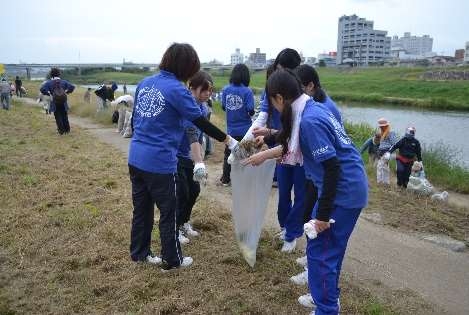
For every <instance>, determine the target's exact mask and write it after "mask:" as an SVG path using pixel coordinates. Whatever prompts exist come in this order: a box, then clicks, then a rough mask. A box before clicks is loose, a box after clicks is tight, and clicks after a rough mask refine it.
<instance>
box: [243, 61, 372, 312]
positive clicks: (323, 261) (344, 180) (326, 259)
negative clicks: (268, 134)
mask: <svg viewBox="0 0 469 315" xmlns="http://www.w3.org/2000/svg"><path fill="white" fill-rule="evenodd" d="M267 95H268V97H269V100H270V102H271V104H272V105H273V106H275V108H276V109H277V110H278V111H279V112H281V113H282V114H281V118H282V126H283V129H282V131H281V133H280V134H279V137H278V139H279V142H280V143H281V146H279V147H275V148H272V149H269V150H266V151H263V152H260V153H258V154H255V155H253V156H251V157H249V158H248V159H247V160H246V163H247V164H252V165H259V164H260V163H262V162H263V161H265V160H266V159H270V158H278V157H281V156H283V155H285V154H286V153H287V151H288V149H289V146H290V143H289V142H290V141H291V140H290V139H292V138H294V133H293V132H292V130H294V128H292V127H294V125H295V119H294V117H293V114H292V113H293V110H292V104H294V102H295V101H296V100H297V99H298V98H300V97H301V96H302V90H301V83H300V82H299V81H298V78H297V77H296V76H295V75H294V74H293V73H291V72H289V71H285V70H283V71H276V72H274V73H273V74H272V76H271V77H270V78H269V80H268V82H267ZM299 145H300V148H301V152H302V155H303V159H304V169H305V174H306V177H307V178H308V179H309V180H311V181H312V182H313V183H314V185H315V186H316V187H317V189H318V201H317V202H316V203H315V206H314V211H313V215H312V218H314V219H315V220H316V221H315V228H316V230H317V231H318V233H319V234H318V237H317V238H315V239H308V245H307V258H308V259H307V260H308V277H309V279H308V280H309V281H308V284H309V288H310V292H311V296H312V301H311V302H312V304H311V305H312V307H313V309H314V311H313V313H314V314H316V315H323V314H338V313H339V304H338V300H339V295H340V289H339V277H340V271H341V268H342V261H343V258H344V255H345V250H346V247H347V242H348V239H349V237H350V235H351V233H352V231H353V229H354V227H355V224H356V221H357V219H358V217H359V215H360V212H361V210H362V209H363V208H364V207H365V206H366V204H367V199H368V180H367V177H366V173H365V168H364V166H363V162H362V159H361V157H360V154H359V153H358V151H357V150H356V149H355V147H354V145H353V143H352V141H351V139H350V138H349V136H348V135H347V134H346V132H345V130H344V128H343V126H342V124H341V123H340V122H339V121H338V120H337V119H336V118H335V116H334V114H333V113H331V112H330V111H329V110H328V109H327V107H326V106H325V105H323V104H321V103H317V102H315V101H314V100H313V99H310V100H308V101H307V103H306V105H305V107H304V110H303V112H302V115H301V120H300V128H299ZM308 197H309V196H308ZM329 219H334V220H335V223H334V224H330V223H329Z"/></svg>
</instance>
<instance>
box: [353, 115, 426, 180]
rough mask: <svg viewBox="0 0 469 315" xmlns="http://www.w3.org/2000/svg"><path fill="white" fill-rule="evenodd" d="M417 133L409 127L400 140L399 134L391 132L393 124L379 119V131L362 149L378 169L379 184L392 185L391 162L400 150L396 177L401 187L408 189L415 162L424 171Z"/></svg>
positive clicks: (397, 156) (377, 178) (397, 157)
mask: <svg viewBox="0 0 469 315" xmlns="http://www.w3.org/2000/svg"><path fill="white" fill-rule="evenodd" d="M415 133H416V129H415V127H413V126H409V127H407V128H406V130H405V134H404V137H402V138H399V136H398V135H397V133H396V132H395V131H393V130H391V124H390V123H389V121H388V120H387V119H386V118H380V119H378V130H377V131H376V133H375V134H374V135H373V136H372V137H371V138H369V139H368V140H367V141H366V142H365V143H364V144H363V146H362V148H361V149H360V151H361V153H363V152H365V151H367V152H368V158H369V162H370V163H371V164H372V165H373V166H374V167H376V180H377V183H378V184H385V185H389V184H390V176H389V173H390V169H389V160H390V159H391V154H392V153H394V151H396V150H399V152H398V154H397V155H396V177H397V185H398V186H399V187H402V188H407V184H408V183H409V177H410V175H411V172H412V166H413V164H414V162H415V161H418V162H419V163H420V164H421V168H422V169H423V163H422V149H421V146H420V142H419V141H418V140H417V139H416V138H415Z"/></svg>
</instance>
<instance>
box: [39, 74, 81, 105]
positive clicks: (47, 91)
mask: <svg viewBox="0 0 469 315" xmlns="http://www.w3.org/2000/svg"><path fill="white" fill-rule="evenodd" d="M56 80H60V85H61V86H62V88H63V89H64V90H65V92H66V93H67V94H70V93H72V92H73V90H75V86H74V85H72V84H71V83H70V82H68V81H66V80H62V79H60V78H54V79H52V80H48V81H47V82H46V83H44V84H43V85H42V87H41V89H40V91H41V93H42V94H44V95H50V96H52V92H53V91H54V87H55V82H56ZM55 109H56V106H55V103H54V98H52V100H51V102H50V112H55ZM65 110H66V111H68V110H69V107H68V102H65Z"/></svg>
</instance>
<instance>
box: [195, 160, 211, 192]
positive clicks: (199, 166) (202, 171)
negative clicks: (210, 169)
mask: <svg viewBox="0 0 469 315" xmlns="http://www.w3.org/2000/svg"><path fill="white" fill-rule="evenodd" d="M207 178H208V174H207V169H206V168H205V164H204V163H203V162H200V163H195V166H194V181H196V182H199V183H201V184H202V185H204V186H205V185H207Z"/></svg>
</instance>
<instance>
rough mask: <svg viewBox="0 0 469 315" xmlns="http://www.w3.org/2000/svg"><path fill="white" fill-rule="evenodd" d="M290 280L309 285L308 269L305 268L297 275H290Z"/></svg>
mask: <svg viewBox="0 0 469 315" xmlns="http://www.w3.org/2000/svg"><path fill="white" fill-rule="evenodd" d="M290 281H291V282H293V283H294V284H297V285H307V284H308V271H307V270H305V271H303V272H301V273H299V274H297V275H296V276H292V277H290Z"/></svg>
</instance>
